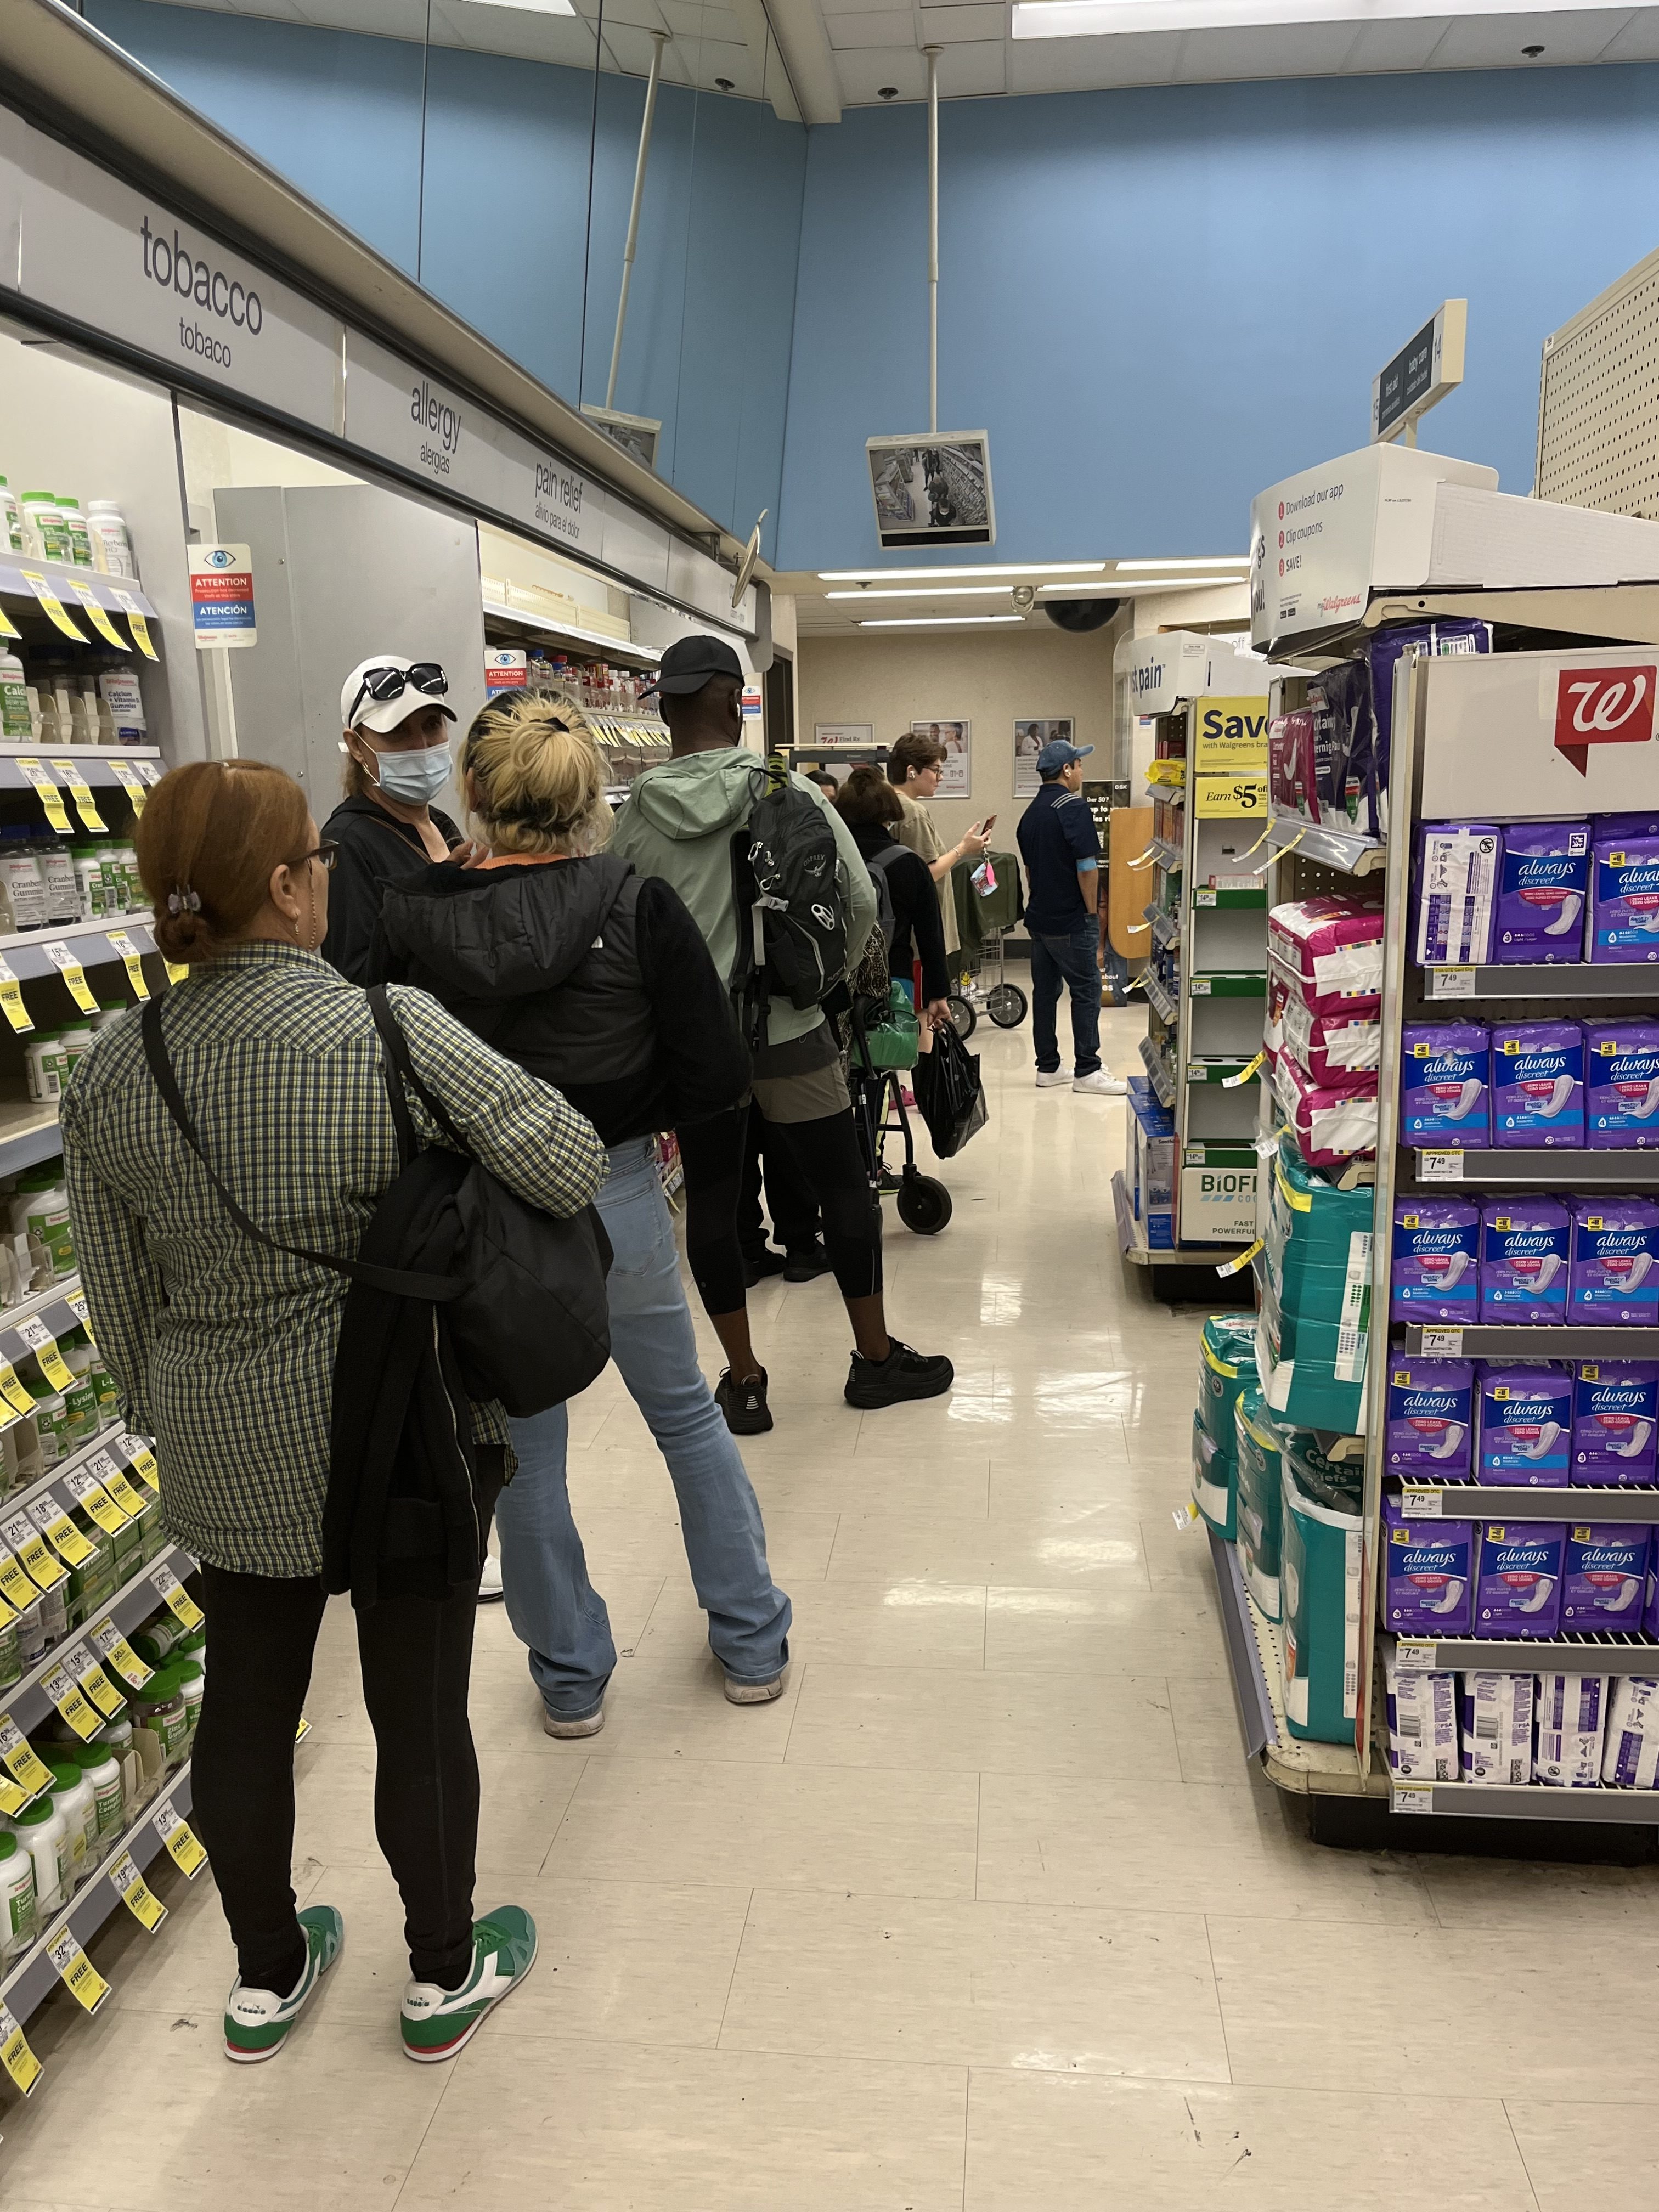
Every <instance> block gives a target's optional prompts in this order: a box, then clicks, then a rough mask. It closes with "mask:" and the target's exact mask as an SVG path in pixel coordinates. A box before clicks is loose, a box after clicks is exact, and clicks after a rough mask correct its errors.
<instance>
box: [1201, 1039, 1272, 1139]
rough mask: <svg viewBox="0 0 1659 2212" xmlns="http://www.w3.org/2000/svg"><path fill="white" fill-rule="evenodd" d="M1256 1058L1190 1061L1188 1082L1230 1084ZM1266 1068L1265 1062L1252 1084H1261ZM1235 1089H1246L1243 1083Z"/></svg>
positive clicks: (1254, 1055)
mask: <svg viewBox="0 0 1659 2212" xmlns="http://www.w3.org/2000/svg"><path fill="white" fill-rule="evenodd" d="M1256 1057H1257V1054H1255V1053H1252V1054H1250V1056H1249V1060H1188V1062H1187V1080H1188V1083H1217V1084H1220V1083H1229V1082H1231V1081H1232V1080H1233V1079H1234V1078H1235V1077H1236V1076H1240V1075H1242V1074H1243V1073H1244V1070H1245V1069H1246V1068H1247V1067H1248V1066H1249V1065H1250V1060H1255V1058H1256ZM1266 1067H1267V1062H1266V1061H1265V1060H1264V1061H1263V1062H1262V1065H1261V1067H1260V1068H1258V1069H1257V1071H1256V1073H1255V1074H1254V1075H1253V1076H1252V1077H1251V1078H1250V1080H1251V1082H1252V1083H1257V1082H1260V1080H1261V1077H1262V1074H1263V1073H1264V1072H1265V1070H1266ZM1234 1087H1235V1089H1237V1090H1240V1091H1242V1090H1243V1088H1244V1086H1243V1084H1242V1083H1239V1084H1235V1085H1234ZM1211 1141H1212V1143H1220V1142H1222V1141H1223V1139H1219V1138H1212V1139H1211Z"/></svg>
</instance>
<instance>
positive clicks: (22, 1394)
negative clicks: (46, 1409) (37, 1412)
mask: <svg viewBox="0 0 1659 2212" xmlns="http://www.w3.org/2000/svg"><path fill="white" fill-rule="evenodd" d="M0 1398H3V1399H4V1400H5V1401H6V1403H7V1404H8V1405H9V1407H11V1410H12V1411H13V1413H20V1414H21V1413H33V1411H34V1401H33V1398H32V1397H31V1396H30V1395H29V1393H28V1389H27V1386H26V1385H25V1383H23V1380H22V1378H21V1376H20V1375H19V1374H18V1372H17V1370H16V1369H15V1367H14V1366H13V1365H12V1364H11V1362H10V1360H9V1359H4V1358H0Z"/></svg>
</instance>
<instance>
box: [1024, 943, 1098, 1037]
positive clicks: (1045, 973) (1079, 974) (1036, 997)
mask: <svg viewBox="0 0 1659 2212" xmlns="http://www.w3.org/2000/svg"><path fill="white" fill-rule="evenodd" d="M1099 948H1100V924H1099V923H1098V922H1097V921H1096V919H1095V917H1094V916H1093V915H1089V916H1088V917H1087V919H1086V920H1085V921H1081V922H1079V924H1078V926H1077V927H1076V928H1075V929H1073V930H1072V931H1070V932H1069V933H1067V934H1066V936H1064V937H1043V936H1040V935H1039V934H1038V933H1036V931H1035V930H1033V931H1032V933H1031V1032H1032V1041H1033V1042H1034V1043H1035V1044H1036V1064H1037V1073H1038V1074H1039V1075H1054V1074H1057V1073H1059V1071H1060V1039H1059V1036H1058V1034H1057V1032H1056V1030H1055V1027H1054V1015H1055V1012H1056V1010H1057V1008H1058V1007H1059V1005H1060V990H1061V988H1062V987H1064V988H1066V990H1069V991H1070V993H1071V994H1072V1050H1073V1054H1075V1060H1074V1062H1073V1069H1072V1073H1073V1076H1074V1077H1082V1076H1085V1075H1092V1074H1093V1073H1094V1072H1095V1070H1096V1069H1097V1067H1098V1066H1100V964H1099V958H1098V955H1099Z"/></svg>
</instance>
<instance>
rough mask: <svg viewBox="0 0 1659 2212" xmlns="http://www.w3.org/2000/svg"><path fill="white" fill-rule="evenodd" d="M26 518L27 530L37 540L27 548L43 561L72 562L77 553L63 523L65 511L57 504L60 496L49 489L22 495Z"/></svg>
mask: <svg viewBox="0 0 1659 2212" xmlns="http://www.w3.org/2000/svg"><path fill="white" fill-rule="evenodd" d="M23 521H24V525H25V527H26V529H27V533H28V535H29V537H30V538H33V541H34V542H33V544H31V545H30V546H29V547H28V549H27V550H29V551H30V552H31V553H34V554H38V555H39V556H40V559H41V560H43V561H71V560H73V558H74V553H73V550H72V549H71V547H70V535H69V532H68V530H67V529H66V528H65V526H64V510H63V508H62V507H59V506H58V495H57V494H56V493H55V492H50V491H26V492H25V493H24V494H23Z"/></svg>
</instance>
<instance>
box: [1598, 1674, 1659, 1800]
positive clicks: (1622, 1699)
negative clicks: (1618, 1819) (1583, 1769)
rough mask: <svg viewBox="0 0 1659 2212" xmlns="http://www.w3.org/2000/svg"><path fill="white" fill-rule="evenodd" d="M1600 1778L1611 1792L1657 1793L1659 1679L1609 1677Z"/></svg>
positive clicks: (1645, 1676) (1658, 1775)
mask: <svg viewBox="0 0 1659 2212" xmlns="http://www.w3.org/2000/svg"><path fill="white" fill-rule="evenodd" d="M1601 1779H1602V1781H1603V1782H1604V1783H1606V1784H1608V1786H1609V1787H1610V1788H1612V1789H1614V1790H1659V1680H1655V1679H1654V1678H1653V1676H1652V1675H1650V1674H1620V1675H1617V1676H1615V1677H1614V1678H1613V1695H1612V1697H1611V1699H1609V1700H1608V1704H1607V1739H1606V1748H1605V1749H1604V1750H1603V1752H1602V1753H1601Z"/></svg>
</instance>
